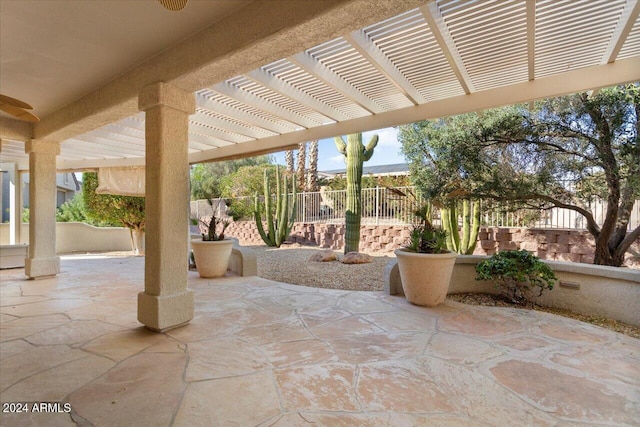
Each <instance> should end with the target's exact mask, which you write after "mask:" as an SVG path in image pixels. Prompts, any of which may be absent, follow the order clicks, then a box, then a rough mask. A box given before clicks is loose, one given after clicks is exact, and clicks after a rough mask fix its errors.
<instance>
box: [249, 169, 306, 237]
mask: <svg viewBox="0 0 640 427" xmlns="http://www.w3.org/2000/svg"><path fill="white" fill-rule="evenodd" d="M283 181H284V182H283V184H282V186H281V185H280V169H279V168H276V194H275V206H274V205H273V201H272V194H273V193H272V192H271V182H270V179H269V175H268V174H267V171H266V170H265V171H264V213H265V220H266V221H267V230H268V231H267V232H265V230H264V227H263V226H262V216H261V212H262V206H261V204H260V199H259V197H258V194H256V196H255V209H254V212H253V214H254V218H255V220H256V226H257V227H258V232H259V233H260V237H262V240H264V242H265V243H266V244H267V245H268V246H275V247H278V248H279V247H280V245H282V243H283V242H284V241H285V240H287V237H289V233H291V228H292V227H293V222H294V221H295V219H296V182H295V177H293V178H292V179H291V192H292V193H293V203H289V195H288V194H287V175H285V176H284V179H283Z"/></svg>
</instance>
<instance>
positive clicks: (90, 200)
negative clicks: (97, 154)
mask: <svg viewBox="0 0 640 427" xmlns="http://www.w3.org/2000/svg"><path fill="white" fill-rule="evenodd" d="M97 187H98V175H97V174H96V173H93V172H85V173H84V174H83V175H82V194H83V196H84V202H85V204H86V208H87V216H88V217H89V218H91V219H92V220H94V221H99V222H102V223H103V224H105V225H107V224H108V225H111V226H124V227H128V228H130V229H132V230H144V224H145V219H144V207H145V204H144V197H132V196H115V195H111V194H97V193H96V188H97Z"/></svg>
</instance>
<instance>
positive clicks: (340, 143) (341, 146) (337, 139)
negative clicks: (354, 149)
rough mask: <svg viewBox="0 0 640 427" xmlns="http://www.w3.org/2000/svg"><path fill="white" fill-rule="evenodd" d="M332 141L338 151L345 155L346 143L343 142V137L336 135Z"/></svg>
mask: <svg viewBox="0 0 640 427" xmlns="http://www.w3.org/2000/svg"><path fill="white" fill-rule="evenodd" d="M333 142H334V143H335V144H336V148H337V149H338V152H339V153H340V154H342V155H343V156H346V155H347V144H346V143H345V142H344V139H342V137H341V136H336V137H335V138H333Z"/></svg>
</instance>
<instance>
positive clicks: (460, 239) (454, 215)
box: [441, 199, 480, 255]
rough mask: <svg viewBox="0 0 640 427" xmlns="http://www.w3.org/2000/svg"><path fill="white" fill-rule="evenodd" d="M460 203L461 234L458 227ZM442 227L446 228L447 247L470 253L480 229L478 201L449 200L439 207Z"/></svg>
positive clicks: (465, 253)
mask: <svg viewBox="0 0 640 427" xmlns="http://www.w3.org/2000/svg"><path fill="white" fill-rule="evenodd" d="M460 203H462V236H460V230H459V228H458V216H459V213H458V207H459V206H458V205H459V204H460ZM441 218H442V227H443V228H444V229H445V230H447V249H449V250H451V251H455V252H458V253H459V254H462V255H471V254H472V253H473V250H474V249H475V247H476V241H477V240H478V230H480V202H479V201H478V200H475V201H471V200H469V199H463V200H462V202H459V201H455V200H454V201H451V202H450V203H448V205H447V206H446V207H443V208H442V209H441Z"/></svg>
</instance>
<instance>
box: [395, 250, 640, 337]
mask: <svg viewBox="0 0 640 427" xmlns="http://www.w3.org/2000/svg"><path fill="white" fill-rule="evenodd" d="M484 259H486V257H485V256H477V255H461V256H459V257H458V259H457V260H456V265H455V267H454V269H453V275H452V277H451V283H450V286H449V293H450V294H452V293H460V292H486V293H496V292H497V291H496V289H495V288H494V286H493V284H491V283H490V282H481V281H477V280H475V277H476V272H475V266H476V265H477V264H478V263H479V262H480V261H482V260H484ZM545 262H546V263H547V264H548V265H549V266H550V267H551V268H553V270H554V271H555V273H556V276H558V283H557V284H556V285H555V286H554V288H553V290H551V291H546V292H545V294H544V295H543V296H542V297H538V298H536V299H534V301H535V302H536V303H538V304H540V305H542V306H546V307H556V308H564V309H568V310H571V311H573V312H576V313H580V314H585V315H591V316H602V317H608V318H611V319H615V320H618V321H621V322H625V323H629V324H632V325H636V326H640V271H638V270H633V269H629V268H617V267H605V266H596V265H585V264H576V263H571V262H563V261H545ZM385 291H387V292H388V293H390V294H392V295H403V292H402V283H401V281H400V275H399V273H398V269H397V264H396V263H395V260H394V261H389V265H388V266H387V271H386V274H385Z"/></svg>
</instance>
